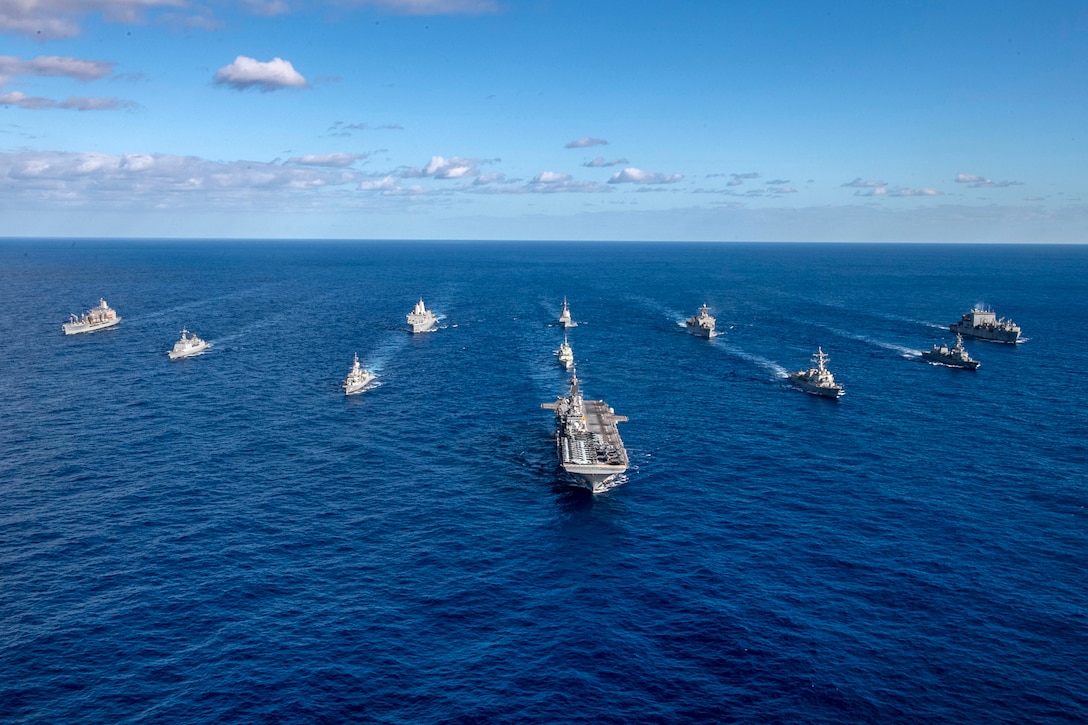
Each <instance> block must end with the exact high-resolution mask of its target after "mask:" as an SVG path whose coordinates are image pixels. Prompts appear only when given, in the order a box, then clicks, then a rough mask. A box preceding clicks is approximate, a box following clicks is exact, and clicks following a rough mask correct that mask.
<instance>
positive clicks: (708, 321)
mask: <svg viewBox="0 0 1088 725" xmlns="http://www.w3.org/2000/svg"><path fill="white" fill-rule="evenodd" d="M714 322H715V320H714V318H713V317H711V316H710V308H709V307H707V306H706V305H703V306H702V307H700V308H699V316H698V317H695V316H694V315H693V316H691V317H689V318H688V319H687V322H686V323H685V324H686V325H687V326H688V332H690V333H691V334H692V335H697V336H698V337H707V338H710V337H714Z"/></svg>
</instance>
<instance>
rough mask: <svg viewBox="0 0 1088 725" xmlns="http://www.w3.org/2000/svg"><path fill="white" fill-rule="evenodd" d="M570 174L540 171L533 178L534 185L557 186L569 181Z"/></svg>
mask: <svg viewBox="0 0 1088 725" xmlns="http://www.w3.org/2000/svg"><path fill="white" fill-rule="evenodd" d="M571 178H572V177H571V175H570V174H561V173H559V172H557V171H541V172H540V173H539V174H537V175H536V176H534V177H533V181H532V183H534V184H559V183H562V182H564V181H570V180H571Z"/></svg>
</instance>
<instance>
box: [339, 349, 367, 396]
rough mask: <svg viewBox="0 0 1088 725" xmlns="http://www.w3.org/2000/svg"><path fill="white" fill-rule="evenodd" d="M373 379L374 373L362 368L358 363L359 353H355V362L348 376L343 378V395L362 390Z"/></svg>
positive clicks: (353, 393)
mask: <svg viewBox="0 0 1088 725" xmlns="http://www.w3.org/2000/svg"><path fill="white" fill-rule="evenodd" d="M373 379H374V373H372V372H370V371H369V370H367V369H366V368H364V367H363V366H362V365H361V364H360V363H359V355H358V353H356V355H355V363H354V364H353V365H352V366H351V371H350V372H349V373H348V377H347V379H346V380H344V395H355V394H356V393H361V392H363V388H365V387H366V386H367V385H369V384H370V382H371V381H372V380H373Z"/></svg>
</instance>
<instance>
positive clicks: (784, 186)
mask: <svg viewBox="0 0 1088 725" xmlns="http://www.w3.org/2000/svg"><path fill="white" fill-rule="evenodd" d="M1086 165H1088V3H1085V2H1083V0H1068V1H1063V0H1053V1H1047V0H1042V1H1040V2H1032V3H1029V2H1007V1H1005V0H989V1H988V2H976V1H975V0H961V1H958V2H926V1H925V0H917V1H914V2H901V3H880V2H872V1H871V0H869V1H867V2H851V1H844V2H829V3H819V2H812V1H811V0H806V1H798V2H789V1H782V2H775V1H774V0H766V1H763V2H753V1H746V2H742V1H740V0H737V1H735V2H733V1H726V0H714V1H710V0H707V1H705V2H699V1H696V0H691V1H689V2H680V3H664V2H650V1H646V2H632V1H631V0H579V1H574V0H569V1H568V0H327V1H324V2H323V1H320V0H310V1H305V2H304V1H303V0H239V1H237V2H227V1H226V0H223V1H217V0H0V214H2V216H0V219H3V222H2V225H0V236H6V237H107V238H144V237H153V238H216V239H218V238H256V239H262V238H302V239H310V238H313V239H482V240H493V239H494V240H529V239H531V240H553V239H554V240H621V241H622V240H662V241H669V240H677V241H734V240H740V241H875V242H881V241H893V242H1020V243H1024V242H1042V243H1084V242H1086V241H1088V176H1086V173H1085V171H1086V169H1085V167H1086Z"/></svg>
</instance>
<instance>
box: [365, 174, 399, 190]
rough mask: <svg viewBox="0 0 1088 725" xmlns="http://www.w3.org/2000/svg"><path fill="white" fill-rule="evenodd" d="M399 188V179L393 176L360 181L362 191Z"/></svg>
mask: <svg viewBox="0 0 1088 725" xmlns="http://www.w3.org/2000/svg"><path fill="white" fill-rule="evenodd" d="M396 188H398V186H397V180H396V179H394V178H393V177H392V176H384V177H382V178H380V179H367V180H366V181H361V182H359V189H360V191H390V190H393V189H396Z"/></svg>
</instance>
